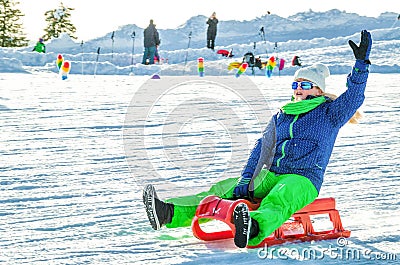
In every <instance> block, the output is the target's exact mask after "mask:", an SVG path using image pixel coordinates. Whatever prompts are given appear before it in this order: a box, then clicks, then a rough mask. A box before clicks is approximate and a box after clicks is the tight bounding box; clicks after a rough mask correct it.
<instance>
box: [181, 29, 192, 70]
mask: <svg viewBox="0 0 400 265" xmlns="http://www.w3.org/2000/svg"><path fill="white" fill-rule="evenodd" d="M191 38H192V32H189V42H188V46H187V49H186V56H185V65H184V66H183V74H185V70H186V63H187V57H188V53H189V47H190V39H191Z"/></svg>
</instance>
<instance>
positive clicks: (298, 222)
mask: <svg viewBox="0 0 400 265" xmlns="http://www.w3.org/2000/svg"><path fill="white" fill-rule="evenodd" d="M238 203H246V204H247V206H248V207H249V209H250V211H252V210H256V209H257V208H258V207H259V204H253V203H251V202H249V201H247V200H244V199H239V200H235V201H233V200H226V199H221V198H219V197H217V196H208V197H206V198H204V199H203V200H202V201H201V202H200V204H199V206H198V207H197V210H196V215H195V217H194V218H193V221H192V231H193V234H194V236H195V237H197V238H198V239H201V240H204V241H213V240H219V239H228V238H233V237H234V234H235V226H234V225H233V222H232V220H231V219H232V213H233V210H234V208H235V206H236V205H237V204H238ZM335 205H336V202H335V199H334V198H321V199H316V200H315V201H314V202H312V203H311V204H309V205H307V206H306V207H304V208H303V209H301V210H299V211H297V212H296V213H295V214H293V215H292V218H291V219H290V220H288V221H286V222H285V223H284V224H283V225H282V226H281V227H280V228H278V229H277V230H275V232H274V233H272V234H271V235H270V236H268V237H267V238H265V239H264V240H263V241H262V242H261V243H260V244H259V245H257V246H249V248H257V247H264V246H265V245H267V246H272V245H278V244H282V243H286V242H295V241H298V242H302V241H313V240H315V241H317V240H326V239H336V238H339V237H349V236H350V231H349V230H345V229H344V228H343V226H342V222H341V220H340V216H339V212H338V211H337V210H336V209H335ZM323 214H325V215H326V214H328V215H329V219H330V221H331V223H332V227H331V228H329V229H328V230H323V231H318V230H317V229H315V228H314V227H313V221H312V220H311V218H310V217H312V216H316V215H323ZM201 219H215V220H218V221H221V222H224V223H225V224H227V225H228V226H229V228H230V230H225V231H216V232H207V231H204V230H203V229H202V227H201V226H200V223H201Z"/></svg>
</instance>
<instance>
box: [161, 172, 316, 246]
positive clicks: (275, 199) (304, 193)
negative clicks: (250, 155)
mask: <svg viewBox="0 0 400 265" xmlns="http://www.w3.org/2000/svg"><path fill="white" fill-rule="evenodd" d="M237 181H238V178H229V179H225V180H222V181H220V182H217V183H215V184H214V185H212V186H211V188H210V189H209V190H208V191H206V192H201V193H198V194H196V195H190V196H183V197H177V198H171V199H168V200H166V201H167V202H169V203H172V204H174V216H173V218H172V221H171V223H169V224H167V225H166V227H168V228H175V227H184V226H190V225H191V223H192V219H193V217H194V215H195V213H196V208H197V206H198V205H199V203H200V201H201V200H202V199H204V198H205V197H207V196H209V195H216V196H219V197H221V198H224V199H232V198H233V189H234V188H235V186H236V183H237ZM254 187H255V189H254V197H255V198H262V201H261V204H260V207H259V208H258V209H257V210H255V211H251V212H250V215H251V218H253V219H254V220H256V221H257V222H258V224H259V233H258V235H257V236H256V237H254V238H252V239H250V241H249V245H250V246H255V245H258V244H259V243H261V242H262V241H263V240H264V238H266V237H267V236H269V235H270V234H271V233H272V232H274V231H275V230H276V229H277V228H279V227H280V226H281V225H282V224H283V223H284V222H285V221H286V220H288V219H289V218H290V217H291V216H292V215H293V214H294V213H295V212H297V211H298V210H300V209H302V208H303V207H305V206H306V205H308V204H310V203H311V202H313V201H314V200H315V199H316V198H317V196H318V192H317V189H316V188H315V187H314V185H313V184H312V183H311V181H310V180H309V179H307V178H306V177H303V176H300V175H297V174H284V175H278V176H277V175H276V174H275V173H274V172H270V171H267V170H261V172H260V174H259V175H258V176H257V178H255V180H254Z"/></svg>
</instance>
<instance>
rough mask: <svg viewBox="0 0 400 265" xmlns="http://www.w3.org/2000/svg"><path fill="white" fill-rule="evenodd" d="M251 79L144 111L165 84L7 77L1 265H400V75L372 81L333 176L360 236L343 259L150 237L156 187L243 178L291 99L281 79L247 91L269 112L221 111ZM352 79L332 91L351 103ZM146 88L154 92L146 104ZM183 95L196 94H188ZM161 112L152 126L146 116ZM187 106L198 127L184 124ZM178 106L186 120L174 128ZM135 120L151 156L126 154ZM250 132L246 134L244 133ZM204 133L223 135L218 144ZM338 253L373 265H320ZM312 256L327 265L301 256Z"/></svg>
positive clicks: (1, 140) (332, 188)
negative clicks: (150, 192) (149, 206)
mask: <svg viewBox="0 0 400 265" xmlns="http://www.w3.org/2000/svg"><path fill="white" fill-rule="evenodd" d="M242 78H245V77H240V78H239V79H236V78H234V77H223V78H221V79H220V80H221V81H220V82H222V83H223V84H224V86H217V87H218V88H219V90H215V92H216V93H211V94H210V93H209V91H208V90H207V89H210V88H211V89H212V88H213V84H214V83H207V82H206V80H208V79H202V80H204V83H203V82H197V83H191V82H194V81H196V79H197V80H198V78H196V77H193V76H192V77H188V78H187V82H186V83H185V82H181V84H180V85H179V86H176V87H169V88H170V89H169V90H166V91H165V93H164V94H162V95H161V97H159V98H157V99H158V100H154V98H153V97H154V96H157V94H150V95H148V97H145V99H147V100H140V102H141V104H133V102H135V99H143V96H144V95H143V94H142V92H144V91H157V89H159V88H160V85H162V84H165V81H164V83H162V82H163V79H164V80H165V79H166V77H162V79H161V80H152V79H148V77H139V76H134V77H132V76H96V77H93V76H71V78H69V79H67V80H66V81H62V80H60V79H59V78H58V76H57V75H56V74H54V73H34V74H31V75H27V74H13V73H11V74H1V75H0V93H1V97H0V112H1V116H0V120H1V124H2V134H1V135H0V144H1V146H2V148H1V150H0V165H1V166H0V167H1V170H0V172H1V178H0V187H1V193H0V202H1V206H2V207H1V209H0V223H1V224H2V225H1V227H0V250H1V252H0V263H1V264H31V265H36V264H154V263H157V264H210V263H215V262H217V263H218V264H242V263H244V262H246V263H248V264H259V263H264V262H274V263H277V264H283V263H285V264H287V263H288V262H289V263H297V262H300V260H302V259H303V260H305V261H306V263H307V264H308V263H312V264H334V263H337V262H345V263H352V262H355V261H357V262H358V263H359V264H397V263H398V260H399V258H400V248H399V241H400V229H399V226H398V218H399V216H400V200H399V198H400V196H399V193H400V191H399V188H398V187H399V185H400V176H399V173H398V172H399V163H398V160H399V159H400V157H399V152H398V150H399V148H400V140H399V137H398V132H399V129H400V128H399V124H400V120H399V117H400V116H399V111H400V110H399V104H398V102H397V100H396V98H397V89H396V88H397V84H398V83H399V82H400V79H399V75H397V74H376V73H373V74H371V76H370V79H369V81H368V86H367V92H366V101H365V103H364V105H363V107H362V110H363V112H364V119H363V120H362V122H361V123H360V124H358V125H346V126H345V127H344V128H343V129H342V131H341V133H340V135H339V138H338V140H337V142H336V147H335V149H334V152H333V154H332V159H331V161H330V164H329V167H328V169H327V173H326V177H325V183H324V186H323V188H322V190H321V194H320V196H321V197H328V196H333V197H335V198H336V200H337V208H338V209H339V210H340V213H341V217H342V222H343V225H344V227H345V228H346V229H349V230H351V231H352V235H351V237H350V238H349V240H348V242H347V245H346V246H345V247H341V248H338V245H337V243H336V241H335V240H330V241H323V242H315V243H313V244H310V243H302V244H289V245H285V246H282V247H279V248H277V249H275V250H273V249H270V250H269V251H268V252H265V253H264V252H258V251H259V250H247V249H244V250H243V249H236V248H235V247H234V246H233V244H232V242H231V241H225V242H211V243H205V242H201V241H199V240H197V239H196V238H194V237H193V236H192V233H191V230H190V228H182V229H169V230H168V229H162V230H160V231H153V230H152V229H151V227H150V225H149V224H148V221H147V217H146V214H145V211H144V208H143V205H142V198H141V189H142V187H143V185H144V184H145V183H149V182H151V183H154V184H155V185H156V187H157V190H158V193H159V196H160V197H161V198H167V197H170V196H176V195H181V194H184V193H190V192H193V191H195V190H204V189H206V188H207V187H208V186H209V185H210V184H211V183H213V182H215V181H217V180H219V179H221V178H223V177H224V176H223V175H224V174H225V173H226V174H231V175H237V174H239V172H240V170H241V166H242V165H243V163H244V161H245V159H246V158H247V152H248V150H249V149H250V148H251V146H252V145H253V141H254V140H255V139H256V138H257V137H258V136H259V132H260V127H262V125H263V124H264V119H265V118H266V117H264V119H263V115H262V114H264V115H265V114H266V113H268V109H271V110H273V109H275V108H276V107H278V106H280V105H281V104H283V102H285V101H287V100H288V98H289V97H290V93H291V90H290V88H289V87H288V84H290V82H291V77H289V76H281V77H278V76H273V77H272V78H271V79H268V78H265V77H254V78H253V77H252V78H251V79H249V80H247V81H246V82H249V83H248V86H247V87H246V88H248V87H251V86H252V85H251V84H252V83H253V84H254V85H255V87H256V88H257V91H258V92H259V93H261V94H263V95H264V97H265V98H264V97H261V98H252V96H251V95H250V94H245V92H246V91H247V90H243V91H241V93H242V96H245V99H247V100H248V102H247V103H246V104H244V105H243V103H242V101H240V100H239V101H238V100H235V98H234V96H232V97H233V98H231V97H230V96H229V95H230V94H229V93H228V94H226V93H225V94H226V95H227V96H226V97H225V100H222V99H221V98H220V96H219V94H218V92H219V91H220V89H222V88H224V89H225V90H223V91H225V92H229V91H231V90H229V89H228V88H231V89H233V91H236V92H240V91H239V90H238V89H239V88H236V89H235V87H236V84H237V83H238V82H241V80H244V79H242ZM345 78H346V75H345V74H343V75H333V76H331V77H330V78H329V79H328V81H327V87H328V88H330V89H333V91H332V90H330V91H331V92H335V93H337V94H340V93H341V92H342V91H343V90H344V89H345ZM216 80H217V79H214V81H216ZM180 81H183V80H180ZM188 82H189V83H188ZM144 85H146V86H147V88H148V90H143V89H144ZM180 88H183V89H184V90H186V91H187V93H184V94H182V93H181V92H179V89H180ZM226 89H227V90H226ZM257 91H256V92H257ZM176 93H177V95H182V98H181V100H182V102H177V101H176V99H177V97H176V96H174V97H171V95H175V94H176ZM153 100H154V102H153V104H152V106H153V108H152V110H151V111H150V112H148V113H137V112H136V110H139V109H140V108H141V107H142V106H147V104H148V103H151V102H152V101H153ZM221 100H222V101H221ZM265 100H266V101H265ZM196 101H198V103H197V104H196V103H195V102H196ZM218 101H220V103H219V104H215V102H218ZM161 102H165V103H166V104H158V103H161ZM187 104H190V105H189V106H190V109H191V110H196V111H197V112H199V114H201V117H199V116H196V115H193V117H192V118H190V115H189V116H185V115H184V116H182V114H184V113H186V112H187V111H188V110H187V106H188V105H187ZM171 106H175V111H173V112H171V113H170V114H168V113H169V110H168V108H170V107H171ZM248 106H253V107H252V108H255V109H257V107H259V106H261V108H260V109H259V110H260V111H262V110H264V111H263V113H261V116H260V120H259V121H258V122H257V121H256V120H254V119H253V118H251V117H252V116H248V117H247V118H246V116H244V117H243V116H240V113H243V112H242V111H241V112H240V113H236V112H237V110H243V111H244V113H246V109H247V108H248ZM180 111H181V112H180ZM197 112H196V113H197ZM129 113H136V114H137V115H139V116H140V117H144V116H147V114H149V115H148V127H147V128H148V131H147V132H148V134H147V136H146V138H145V139H147V140H145V141H146V143H145V144H146V145H145V147H146V148H142V147H141V145H136V146H127V143H129V142H126V140H127V139H128V140H129V137H130V134H129V132H128V133H127V132H126V130H128V131H129V130H134V129H135V128H138V126H140V124H142V123H143V120H141V119H136V120H132V119H129V115H128V114H129ZM191 113H192V114H194V113H193V112H191V111H189V112H188V114H191ZM235 113H236V114H235ZM143 115H144V116H143ZM235 115H239V116H235ZM182 117H183V118H182ZM236 117H238V118H236ZM204 118H205V119H204ZM232 118H234V119H232ZM165 119H166V120H165ZM242 119H244V121H245V124H247V125H246V126H245V127H243V125H240V124H241V123H238V121H240V120H242ZM205 121H208V122H212V121H218V123H215V124H212V126H213V128H212V130H210V127H209V123H207V122H205ZM182 122H183V123H182ZM232 125H234V126H232ZM171 128H175V130H178V131H171ZM160 129H161V130H162V131H163V134H162V139H163V142H162V143H161V144H162V146H161V147H162V150H164V152H163V153H161V154H160V153H158V150H160V146H159V144H160V142H159V139H160V135H159V130H160ZM235 136H238V137H236V138H235ZM235 146H236V147H235ZM246 146H247V148H246ZM232 148H233V149H234V148H236V149H237V150H236V151H232ZM132 150H133V152H131V151H132ZM143 154H145V156H143ZM160 155H161V156H160ZM232 160H234V162H233V163H231V166H229V167H228V166H227V165H228V164H229V161H231V162H232ZM195 162H196V163H195ZM171 163H172V164H171ZM149 165H150V166H151V167H153V168H150V169H148V168H147V166H149ZM174 165H175V166H174ZM228 171H229V172H230V173H229V172H228ZM329 248H333V249H335V248H336V249H338V250H337V251H339V250H341V251H352V253H353V252H354V253H362V254H360V255H361V256H360V257H359V260H357V256H345V255H342V256H339V254H340V253H337V252H332V253H330V255H328V254H324V255H323V256H322V255H320V254H318V253H324V252H323V251H324V250H326V249H329ZM278 250H279V251H281V252H277V251H278ZM311 250H313V251H314V252H315V253H317V255H314V256H311V257H308V256H301V255H300V256H297V255H296V253H304V252H307V251H308V252H310V251H311ZM288 251H289V252H288ZM267 254H268V255H267ZM378 254H379V255H380V256H379V257H382V256H383V255H385V256H384V257H386V261H380V260H376V257H377V255H378ZM389 255H390V256H389ZM394 258H396V260H395V261H388V259H394Z"/></svg>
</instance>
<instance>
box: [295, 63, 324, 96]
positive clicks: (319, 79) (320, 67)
mask: <svg viewBox="0 0 400 265" xmlns="http://www.w3.org/2000/svg"><path fill="white" fill-rule="evenodd" d="M329 75H330V72H329V68H328V67H327V66H326V65H324V64H322V63H317V64H313V65H311V66H307V67H302V68H300V69H299V70H297V71H296V73H294V79H297V78H304V79H307V80H310V81H311V82H313V83H315V84H316V85H317V86H318V87H319V88H320V89H322V91H325V78H327V77H328V76H329Z"/></svg>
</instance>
